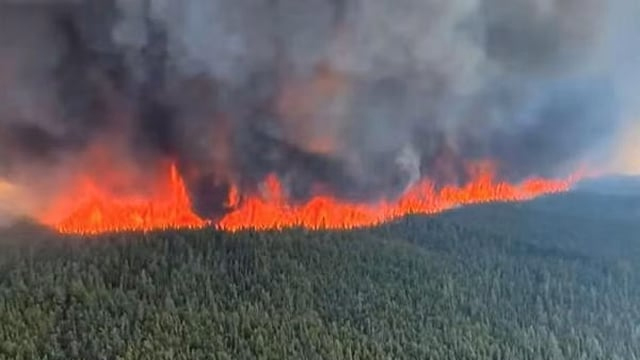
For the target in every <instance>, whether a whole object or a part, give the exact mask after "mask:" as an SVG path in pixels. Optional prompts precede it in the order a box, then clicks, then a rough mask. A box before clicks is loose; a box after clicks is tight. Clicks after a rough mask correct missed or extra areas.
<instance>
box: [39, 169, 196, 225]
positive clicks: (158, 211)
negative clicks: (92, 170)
mask: <svg viewBox="0 0 640 360" xmlns="http://www.w3.org/2000/svg"><path fill="white" fill-rule="evenodd" d="M60 213H62V214H68V215H67V216H64V217H63V218H62V219H61V220H59V219H60ZM44 222H45V223H47V224H49V225H52V226H53V227H54V228H55V229H57V230H58V231H59V232H61V233H67V234H99V233H108V232H120V231H150V230H157V229H168V228H198V227H203V226H205V225H206V224H207V222H206V221H205V220H203V219H201V218H200V217H198V215H196V214H195V213H194V212H193V210H192V209H191V201H190V199H189V196H188V195H187V190H186V187H185V185H184V182H183V180H182V178H181V177H180V175H179V173H178V170H177V169H176V167H175V166H174V165H171V166H170V168H169V176H168V179H166V181H163V182H161V183H159V184H158V185H156V186H155V187H154V189H153V192H152V194H151V195H149V196H148V197H141V196H118V195H116V194H113V193H111V192H110V191H107V190H105V189H101V188H100V187H99V186H98V185H97V184H96V182H95V181H94V180H93V179H91V178H82V179H80V180H79V185H78V186H77V187H76V188H75V189H74V190H73V191H72V194H70V195H66V196H63V197H61V198H60V199H59V200H58V201H56V202H55V204H54V206H53V207H52V209H51V211H49V212H48V215H47V216H45V218H44Z"/></svg>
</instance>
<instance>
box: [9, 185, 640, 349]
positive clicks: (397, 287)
mask: <svg viewBox="0 0 640 360" xmlns="http://www.w3.org/2000/svg"><path fill="white" fill-rule="evenodd" d="M638 210H640V198H634V197H631V196H625V197H621V196H615V195H607V194H594V193H591V192H589V193H587V192H576V193H571V194H566V195H561V196H555V197H549V198H544V199H539V200H536V201H533V202H530V203H526V204H493V205H484V206H477V207H471V208H463V209H458V210H456V211H453V212H450V213H447V214H443V215H441V216H438V217H433V218H429V217H418V216H416V217H409V218H406V219H402V220H400V221H397V222H396V223H393V224H388V225H384V226H381V227H378V228H374V229H366V230H359V231H352V232H309V231H304V230H289V231H284V232H268V233H255V232H245V233H239V234H225V233H220V232H217V231H214V230H201V231H183V232H178V231H172V232H163V233H156V234H147V235H141V234H119V235H112V236H103V237H100V238H91V239H82V238H67V239H56V236H55V235H52V234H48V233H46V232H40V231H39V230H36V229H33V228H30V229H29V232H25V231H26V230H24V229H25V228H29V227H28V226H25V225H22V226H19V227H17V228H14V229H12V231H11V232H7V233H5V234H3V236H2V239H4V240H3V241H2V245H1V246H2V249H1V251H0V359H40V358H47V359H116V358H119V359H154V360H156V359H456V360H457V359H521V360H527V359H535V360H538V359H554V360H555V359H625V360H626V359H636V358H640V326H639V325H638V324H640V307H638V306H637V304H638V303H640V272H639V271H638V270H639V269H638V268H639V267H640V241H638V238H637V234H639V233H640V222H639V221H638V219H639V217H640V212H639V211H638ZM36 240H38V241H36Z"/></svg>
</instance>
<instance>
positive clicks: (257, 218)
mask: <svg viewBox="0 0 640 360" xmlns="http://www.w3.org/2000/svg"><path fill="white" fill-rule="evenodd" d="M471 175H472V178H471V180H470V181H469V182H468V183H467V184H466V185H464V186H446V187H444V188H440V189H437V188H436V187H435V185H434V184H433V182H431V181H429V180H424V181H422V182H420V183H418V184H416V185H415V186H413V187H412V188H411V189H410V190H409V191H408V192H406V193H405V194H404V195H403V196H401V197H400V198H399V199H397V200H395V201H382V202H378V203H374V204H355V203H351V202H347V201H343V200H339V199H336V198H333V197H330V196H316V197H313V198H312V199H310V200H309V201H307V202H306V203H303V204H292V203H290V202H289V201H288V199H287V197H286V194H285V191H284V190H283V188H282V185H281V183H280V182H279V181H278V179H277V178H276V177H275V176H273V175H272V176H269V177H268V178H267V179H266V180H265V191H264V194H263V196H257V195H254V196H249V197H247V198H244V199H242V200H241V199H240V193H239V190H238V189H237V188H236V187H234V188H232V191H231V192H230V194H229V199H228V202H227V204H228V205H229V206H233V207H235V209H234V210H233V211H232V212H230V213H228V214H227V215H226V216H224V217H223V218H222V219H221V220H220V221H219V222H217V223H215V224H212V223H210V222H208V221H206V220H203V219H201V218H200V217H198V216H197V215H196V214H195V213H194V212H193V211H192V208H191V201H190V199H189V197H188V195H187V191H186V188H185V185H184V182H183V180H182V178H181V177H180V175H179V174H178V171H177V169H176V167H175V166H173V165H172V166H171V168H170V171H169V177H168V179H167V180H166V183H165V184H163V186H159V187H158V189H159V190H157V191H155V192H154V193H153V194H152V195H151V196H150V197H148V198H146V199H141V198H133V197H121V196H114V194H111V193H109V192H106V191H104V190H101V189H100V188H99V187H97V186H96V184H95V182H92V181H88V180H86V179H85V180H84V181H83V182H82V183H81V184H82V186H80V187H78V188H77V191H75V192H74V193H73V194H71V195H70V196H65V197H63V198H62V199H63V200H64V201H59V202H57V203H56V204H55V205H54V206H53V208H52V210H53V211H52V213H53V214H59V213H63V214H68V215H67V216H65V217H64V218H63V219H62V220H61V221H54V220H52V219H53V218H49V219H48V221H46V220H45V223H48V224H50V225H52V226H54V227H55V228H56V229H57V230H58V231H60V232H62V233H72V234H98V233H105V232H118V231H150V230H156V229H167V228H200V227H204V226H208V225H213V226H215V227H217V228H219V229H221V230H224V231H230V232H234V231H239V230H243V229H255V230H268V229H284V228H290V227H303V228H308V229H353V228H359V227H366V226H372V225H377V224H380V223H383V222H386V221H390V220H393V219H396V218H399V217H402V216H404V215H408V214H435V213H439V212H442V211H445V210H448V209H452V208H454V207H457V206H462V205H469V204H477V203H487V202H498V201H524V200H529V199H532V198H535V197H537V196H540V195H544V194H552V193H559V192H564V191H567V190H569V189H570V188H571V186H572V185H573V184H574V183H575V181H576V180H577V179H578V177H577V176H572V177H569V178H567V179H563V180H548V179H542V178H531V179H528V180H526V181H524V182H522V183H520V184H518V185H513V184H509V183H507V182H500V181H496V180H495V171H494V166H492V164H490V163H480V164H476V165H474V166H473V171H472V172H471ZM76 199H85V200H84V201H81V203H80V205H79V206H77V207H75V208H73V206H72V205H75V204H71V203H73V202H74V200H76ZM69 208H72V209H73V210H72V211H71V212H69V211H66V209H69Z"/></svg>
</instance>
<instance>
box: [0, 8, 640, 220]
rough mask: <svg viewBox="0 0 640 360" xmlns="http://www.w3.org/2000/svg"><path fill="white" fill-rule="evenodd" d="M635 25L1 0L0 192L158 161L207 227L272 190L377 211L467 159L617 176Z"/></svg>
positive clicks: (605, 18) (515, 11) (509, 170)
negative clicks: (234, 188) (382, 202)
mask: <svg viewBox="0 0 640 360" xmlns="http://www.w3.org/2000/svg"><path fill="white" fill-rule="evenodd" d="M639 18H640V3H638V2H637V1H632V0H612V1H602V0H394V1H388V0H185V1H173V0H90V1H89V0H87V1H81V0H66V1H65V0H48V1H45V0H29V1H28V0H10V1H8V0H0V87H1V89H2V91H0V178H4V179H5V180H8V181H10V182H12V183H16V184H19V185H22V186H24V187H26V188H28V189H31V192H32V193H37V194H38V196H42V197H46V196H47V195H50V194H53V193H55V192H56V190H57V189H59V188H60V186H63V184H64V183H65V181H67V180H68V179H69V177H70V176H73V174H76V173H78V172H82V173H86V172H90V173H93V174H94V175H95V174H97V176H99V177H102V178H104V177H106V178H112V177H113V178H115V180H113V182H112V183H116V184H119V185H122V184H121V183H123V182H124V183H135V184H138V185H139V183H141V182H142V183H143V182H144V181H142V180H140V179H141V178H144V176H145V174H146V173H147V170H148V169H149V168H150V167H152V166H153V164H156V163H158V162H160V161H163V160H166V159H172V160H175V161H177V162H178V166H179V168H180V171H181V172H182V174H183V176H184V177H185V178H186V181H187V183H188V186H189V190H190V192H191V193H192V195H193V197H194V201H195V202H196V206H197V207H198V210H199V211H200V212H201V213H203V214H205V215H211V216H214V215H215V214H217V213H219V212H220V211H222V208H221V206H222V204H223V199H224V198H225V196H226V192H227V189H228V185H229V184H230V183H236V184H239V185H240V186H241V187H242V188H244V189H247V190H251V189H254V188H256V186H257V184H258V183H259V182H260V180H262V179H263V178H264V176H265V175H266V174H268V173H271V172H275V173H277V174H278V175H279V176H280V177H281V179H282V180H283V181H284V182H285V184H286V186H287V188H288V190H289V191H290V193H291V194H292V196H294V197H299V198H305V197H307V196H309V195H310V194H311V191H312V188H313V186H312V185H314V184H321V185H323V186H324V188H325V189H329V190H330V191H332V192H333V193H334V194H335V195H337V196H341V197H346V198H351V199H371V198H376V197H379V196H393V195H397V194H399V193H401V192H402V191H403V190H404V189H405V188H406V187H407V186H408V185H410V184H411V183H412V182H414V181H416V180H417V179H419V178H421V177H425V176H428V177H430V178H433V179H435V180H437V181H440V182H456V181H463V180H464V179H463V178H464V176H463V174H464V171H463V170H462V169H464V164H465V163H466V162H467V161H469V160H474V159H485V158H490V159H494V160H496V161H497V163H498V164H499V166H500V170H501V173H502V175H503V176H504V177H506V178H509V179H513V180H518V179H521V178H523V177H527V176H532V175H560V174H565V173H566V172H568V171H571V170H573V169H575V167H576V166H578V165H582V164H585V163H586V164H592V163H594V164H595V166H605V164H606V166H609V165H608V164H610V163H615V164H616V165H615V166H616V167H615V169H613V170H616V171H618V170H620V171H622V170H627V171H628V170H630V168H631V167H632V166H634V164H635V166H638V161H637V160H634V157H637V156H638V155H640V154H639V152H638V151H637V146H636V145H635V144H636V143H638V141H640V136H638V135H637V134H638V132H637V129H638V128H639V126H638V123H639V122H640V106H639V104H640V102H639V101H638V99H639V97H640V92H638V91H637V90H638V84H639V82H638V80H640V65H638V64H640V43H639V40H638V39H640V25H638V24H637V23H638V22H637V19H639ZM628 129H635V130H636V133H635V134H636V135H630V131H629V130H628ZM611 159H615V162H612V161H611ZM116 169H117V170H118V171H115V170H116ZM125 169H126V171H125ZM637 170H640V167H638V168H637ZM114 172H118V173H125V172H126V174H127V176H125V178H126V181H125V180H122V179H121V176H112V175H105V174H112V173H114ZM132 179H133V180H132ZM125 185H126V186H129V185H131V184H129V185H127V184H125ZM138 185H136V186H138ZM139 186H141V187H143V186H144V185H139Z"/></svg>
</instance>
